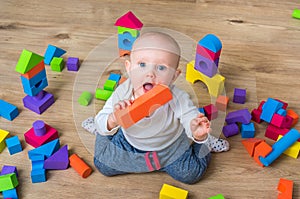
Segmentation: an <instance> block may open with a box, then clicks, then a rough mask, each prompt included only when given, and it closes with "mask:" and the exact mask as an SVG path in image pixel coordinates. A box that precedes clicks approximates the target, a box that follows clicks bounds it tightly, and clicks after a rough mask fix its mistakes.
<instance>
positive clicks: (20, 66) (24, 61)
mask: <svg viewBox="0 0 300 199" xmlns="http://www.w3.org/2000/svg"><path fill="white" fill-rule="evenodd" d="M43 60H44V57H42V56H40V55H38V54H35V53H33V52H30V51H28V50H26V49H24V50H23V51H22V53H21V55H20V58H19V60H18V63H17V65H16V68H15V71H17V72H19V73H21V74H25V73H27V72H28V71H30V70H31V69H32V68H34V67H35V66H36V65H38V63H40V62H41V61H43Z"/></svg>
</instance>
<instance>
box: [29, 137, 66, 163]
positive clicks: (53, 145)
mask: <svg viewBox="0 0 300 199" xmlns="http://www.w3.org/2000/svg"><path fill="white" fill-rule="evenodd" d="M59 147H60V144H59V139H55V140H53V141H51V142H48V143H46V144H44V145H42V146H40V147H38V148H35V149H32V150H30V151H28V156H29V159H31V158H33V157H34V155H37V154H39V155H44V156H46V157H47V158H49V157H50V156H51V155H52V154H53V153H55V152H56V151H57V150H58V149H59Z"/></svg>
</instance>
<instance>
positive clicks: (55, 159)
mask: <svg viewBox="0 0 300 199" xmlns="http://www.w3.org/2000/svg"><path fill="white" fill-rule="evenodd" d="M68 166H69V153H68V145H65V146H63V147H61V148H60V149H59V150H58V151H57V152H55V153H54V154H53V155H52V156H50V157H49V158H48V159H46V160H45V163H44V169H58V170H64V169H67V168H68Z"/></svg>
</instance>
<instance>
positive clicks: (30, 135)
mask: <svg viewBox="0 0 300 199" xmlns="http://www.w3.org/2000/svg"><path fill="white" fill-rule="evenodd" d="M33 124H34V125H33V127H32V128H30V129H29V130H28V131H27V132H25V133H24V137H25V141H26V142H27V144H30V145H31V146H33V147H34V148H37V147H40V146H42V145H44V144H46V143H48V142H50V141H53V140H56V139H57V138H58V132H57V130H56V129H55V128H53V127H51V126H50V125H48V124H45V128H46V132H45V134H44V135H42V133H41V131H43V128H41V129H38V128H37V127H36V125H35V123H33ZM40 125H42V124H40Z"/></svg>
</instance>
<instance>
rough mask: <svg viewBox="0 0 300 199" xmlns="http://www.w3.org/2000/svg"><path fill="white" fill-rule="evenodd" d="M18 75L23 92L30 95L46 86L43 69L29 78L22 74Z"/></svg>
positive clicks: (35, 93)
mask: <svg viewBox="0 0 300 199" xmlns="http://www.w3.org/2000/svg"><path fill="white" fill-rule="evenodd" d="M20 77H21V82H22V85H23V90H24V93H26V94H27V95H30V96H35V95H37V94H38V93H39V92H41V91H42V90H43V89H44V88H46V87H47V86H48V81H47V75H46V70H45V69H44V70H42V71H41V72H39V73H38V74H37V75H35V76H34V77H32V78H30V79H27V78H25V77H23V76H20Z"/></svg>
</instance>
